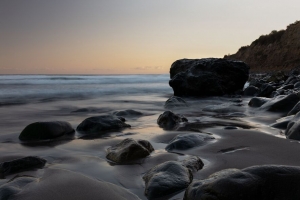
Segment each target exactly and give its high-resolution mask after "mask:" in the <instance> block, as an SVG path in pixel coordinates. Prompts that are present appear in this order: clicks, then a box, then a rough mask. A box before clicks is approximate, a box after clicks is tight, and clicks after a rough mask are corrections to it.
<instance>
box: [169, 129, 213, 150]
mask: <svg viewBox="0 0 300 200" xmlns="http://www.w3.org/2000/svg"><path fill="white" fill-rule="evenodd" d="M212 139H214V137H212V136H209V135H204V134H200V133H185V134H180V135H177V136H176V137H175V138H173V139H172V140H171V141H170V142H169V144H168V145H167V146H166V150H167V151H174V150H175V151H176V150H187V149H190V148H194V147H197V146H202V145H205V144H206V143H207V142H208V141H210V140H212Z"/></svg>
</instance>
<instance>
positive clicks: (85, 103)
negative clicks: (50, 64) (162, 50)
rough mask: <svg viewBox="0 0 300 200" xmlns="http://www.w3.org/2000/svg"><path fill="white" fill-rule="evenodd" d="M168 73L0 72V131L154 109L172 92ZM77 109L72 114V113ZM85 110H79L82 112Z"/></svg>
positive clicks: (15, 130)
mask: <svg viewBox="0 0 300 200" xmlns="http://www.w3.org/2000/svg"><path fill="white" fill-rule="evenodd" d="M168 81H169V75H168V74H161V75H1V76H0V126H1V129H2V131H1V132H0V135H1V134H9V133H11V132H20V131H21V130H22V129H23V128H24V127H25V126H26V125H28V124H30V123H33V122H36V121H47V120H62V121H70V122H71V123H72V122H73V123H74V126H76V125H77V124H76V123H78V122H79V121H80V120H82V119H79V118H78V113H79V112H76V111H77V110H78V111H80V109H85V110H86V111H87V113H89V114H91V115H97V114H99V115H100V114H109V113H110V112H114V111H117V110H122V109H137V110H140V109H142V110H143V109H147V110H153V109H154V107H153V106H155V105H157V106H159V107H162V105H163V103H164V101H166V100H167V97H169V96H171V95H172V88H171V87H170V86H169V84H168ZM74 113H77V115H74ZM83 114H84V113H83Z"/></svg>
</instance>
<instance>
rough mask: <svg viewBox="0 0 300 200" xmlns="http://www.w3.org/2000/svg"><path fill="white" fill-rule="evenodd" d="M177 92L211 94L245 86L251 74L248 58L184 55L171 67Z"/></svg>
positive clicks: (196, 94)
mask: <svg viewBox="0 0 300 200" xmlns="http://www.w3.org/2000/svg"><path fill="white" fill-rule="evenodd" d="M170 76H171V80H170V81H169V84H170V86H171V87H172V88H173V90H174V95H175V96H211V95H224V94H232V93H235V92H236V91H238V90H242V89H243V87H244V85H245V83H246V81H247V80H248V76H249V66H248V65H246V64H245V63H244V62H240V61H231V60H226V59H218V58H207V59H182V60H177V61H175V62H174V63H173V64H172V66H171V69H170Z"/></svg>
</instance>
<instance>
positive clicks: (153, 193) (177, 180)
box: [143, 161, 193, 199]
mask: <svg viewBox="0 0 300 200" xmlns="http://www.w3.org/2000/svg"><path fill="white" fill-rule="evenodd" d="M143 179H144V181H145V195H146V196H147V197H148V199H155V198H159V197H160V198H161V197H163V196H166V195H170V194H172V193H175V192H179V191H180V190H183V189H184V188H186V187H188V185H189V184H190V183H191V181H192V179H193V175H192V173H191V171H190V170H189V169H188V168H186V167H184V166H183V165H182V164H181V163H180V162H176V161H167V162H164V163H162V164H160V165H157V166H155V167H153V168H152V169H150V170H149V171H148V172H147V173H146V174H145V175H144V176H143Z"/></svg>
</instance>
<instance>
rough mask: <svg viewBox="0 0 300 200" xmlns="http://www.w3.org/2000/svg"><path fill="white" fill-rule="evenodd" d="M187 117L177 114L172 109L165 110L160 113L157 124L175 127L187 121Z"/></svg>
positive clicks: (167, 127) (168, 127)
mask: <svg viewBox="0 0 300 200" xmlns="http://www.w3.org/2000/svg"><path fill="white" fill-rule="evenodd" d="M187 121H188V120H187V118H185V117H184V116H181V115H176V114H174V113H173V112H171V111H165V112H164V113H163V114H161V115H159V117H158V119H157V124H158V125H159V126H160V127H162V128H164V129H173V128H175V127H176V125H177V124H179V123H181V122H187Z"/></svg>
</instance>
